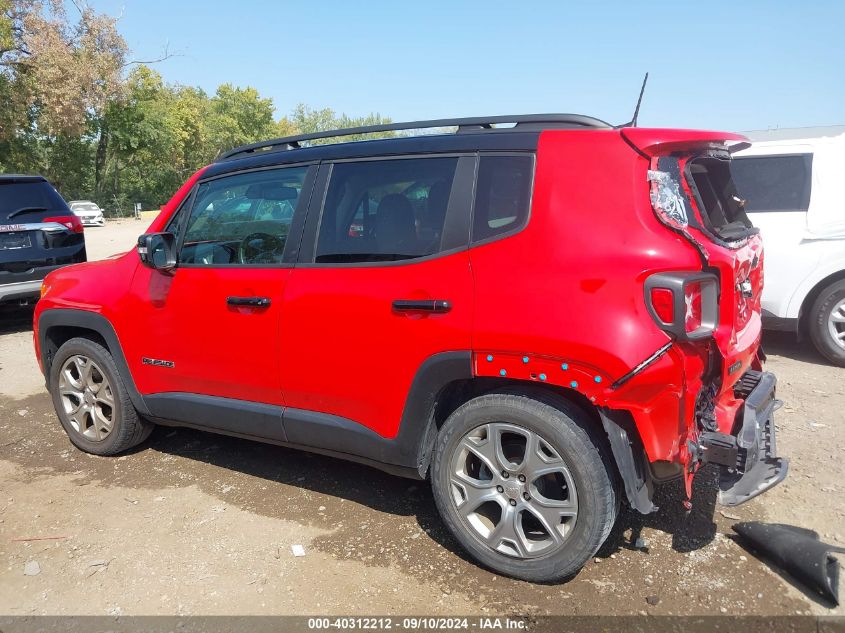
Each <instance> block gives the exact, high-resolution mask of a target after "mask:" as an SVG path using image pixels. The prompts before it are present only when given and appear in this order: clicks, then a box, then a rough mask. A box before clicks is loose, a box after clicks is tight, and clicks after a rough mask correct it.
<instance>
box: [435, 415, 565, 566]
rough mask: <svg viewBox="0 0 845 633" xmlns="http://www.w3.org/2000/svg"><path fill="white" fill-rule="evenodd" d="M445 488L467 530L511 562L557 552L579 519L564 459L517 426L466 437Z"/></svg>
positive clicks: (498, 425)
mask: <svg viewBox="0 0 845 633" xmlns="http://www.w3.org/2000/svg"><path fill="white" fill-rule="evenodd" d="M449 485H450V498H451V500H452V503H453V504H454V507H455V508H456V510H457V511H458V514H459V515H460V517H461V520H462V521H463V523H464V524H465V526H466V527H467V528H469V530H470V532H471V533H472V534H473V535H474V536H475V537H476V538H477V539H478V540H480V541H481V542H482V543H484V544H485V545H486V546H488V547H490V548H491V549H493V550H495V551H497V552H500V553H502V554H506V555H508V556H513V557H515V558H536V557H538V556H544V555H547V554H550V553H552V552H554V551H556V550H558V549H559V548H560V547H562V546H563V544H564V542H565V540H566V538H567V537H568V536H569V534H570V533H571V532H572V529H573V527H574V525H575V521H576V518H577V516H578V496H577V491H576V489H575V483H574V481H573V479H572V475H571V473H570V472H569V469H568V468H567V466H566V464H565V462H564V460H563V458H562V457H561V456H560V454H559V453H558V452H557V451H556V450H555V449H554V447H553V446H552V445H551V444H550V443H549V442H548V441H547V440H546V439H544V438H543V437H541V436H540V435H539V434H537V433H535V432H533V431H529V430H528V429H526V428H524V427H521V426H517V425H515V424H509V423H505V422H491V423H488V424H483V425H481V426H478V427H476V428H475V429H473V430H472V431H470V432H469V433H467V434H466V435H464V436H463V438H461V441H460V443H459V444H458V447H457V449H456V450H455V454H454V457H453V459H452V463H451V468H450V482H449Z"/></svg>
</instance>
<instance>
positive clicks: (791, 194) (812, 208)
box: [731, 126, 845, 366]
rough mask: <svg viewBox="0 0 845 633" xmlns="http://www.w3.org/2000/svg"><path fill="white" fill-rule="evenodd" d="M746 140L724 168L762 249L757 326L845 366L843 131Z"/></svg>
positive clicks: (756, 135) (769, 134)
mask: <svg viewBox="0 0 845 633" xmlns="http://www.w3.org/2000/svg"><path fill="white" fill-rule="evenodd" d="M748 137H749V139H750V140H751V141H752V142H753V143H752V145H751V147H750V148H748V149H744V150H741V151H738V152H736V153H735V154H734V159H735V160H734V161H733V162H732V166H731V170H732V172H733V177H734V181H735V182H736V186H737V190H738V191H739V194H740V195H741V196H742V197H743V198H744V199H745V210H746V211H747V212H748V217H749V218H750V219H751V221H752V222H753V223H754V225H755V226H758V227H759V228H760V231H761V233H762V235H763V241H764V243H765V245H766V255H765V260H764V272H765V278H766V282H765V286H764V287H765V290H764V291H763V319H764V326H766V327H768V328H769V329H778V330H790V331H794V332H796V333H798V334H799V336H803V335H809V337H810V340H812V341H813V344H814V345H815V346H816V348H817V349H818V350H819V352H821V353H822V354H823V355H824V356H825V357H826V358H827V359H829V360H830V361H831V362H833V363H835V364H837V365H841V366H845V126H835V127H828V128H804V129H793V130H769V131H765V132H750V133H749V134H748Z"/></svg>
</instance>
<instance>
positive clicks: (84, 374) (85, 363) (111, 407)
mask: <svg viewBox="0 0 845 633" xmlns="http://www.w3.org/2000/svg"><path fill="white" fill-rule="evenodd" d="M50 395H51V396H52V398H53V406H54V407H55V409H56V415H58V417H59V421H60V422H61V423H62V427H64V429H65V432H66V433H67V435H68V438H70V441H71V442H72V443H73V444H74V445H75V446H76V447H77V448H80V449H82V450H83V451H85V452H86V453H92V454H94V455H117V454H118V453H122V452H123V451H126V450H128V449H130V448H132V447H133V446H136V445H137V444H140V443H141V442H143V441H144V440H145V439H147V437H149V435H150V433H151V432H152V430H153V427H154V425H153V424H151V423H149V422H147V421H145V420H142V419H141V418H140V417H138V413H137V412H136V411H135V407H134V406H133V405H132V401H131V400H130V398H129V392H128V391H127V390H126V386H125V385H124V384H123V380H122V379H121V378H120V374H119V372H118V371H117V367H116V366H115V364H114V360H113V359H112V356H111V354H110V353H109V351H108V350H107V349H106V348H104V347H103V346H102V345H100V344H99V343H95V342H94V341H92V340H90V339H87V338H72V339H70V340H69V341H67V342H66V343H65V344H64V345H62V346H61V347H60V348H59V350H58V351H57V352H56V356H55V357H54V358H53V363H52V365H51V366H50Z"/></svg>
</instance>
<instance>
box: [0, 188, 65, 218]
mask: <svg viewBox="0 0 845 633" xmlns="http://www.w3.org/2000/svg"><path fill="white" fill-rule="evenodd" d="M24 209H26V211H23V212H22V213H16V212H17V211H21V210H24ZM44 211H67V205H66V204H65V201H64V200H63V199H62V197H61V196H60V195H59V193H58V192H57V191H56V190H55V189H53V187H52V186H50V184H49V183H47V182H45V181H43V180H35V181H29V182H21V181H15V180H12V181H5V182H4V181H3V180H2V179H0V222H7V221H12V222H25V221H28V220H31V219H34V218H33V216H38V215H39V214H43V212H44ZM10 216H11V217H10Z"/></svg>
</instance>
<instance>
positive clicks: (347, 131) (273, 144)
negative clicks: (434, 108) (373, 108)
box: [217, 114, 612, 161]
mask: <svg viewBox="0 0 845 633" xmlns="http://www.w3.org/2000/svg"><path fill="white" fill-rule="evenodd" d="M502 123H513V124H515V125H514V128H517V127H519V126H520V125H522V126H526V125H527V124H528V125H530V124H533V126H534V127H542V126H543V125H548V126H549V127H552V126H553V127H563V126H565V127H569V128H575V129H578V128H610V127H612V126H611V125H610V124H609V123H607V122H605V121H602V120H601V119H596V118H594V117H590V116H584V115H582V114H515V115H500V116H488V117H468V118H462V119H432V120H429V121H408V122H406V123H384V124H380V125H364V126H362V127H350V128H344V129H340V130H326V131H323V132H313V133H311V134H297V135H295V136H285V137H282V138H274V139H271V140H269V141H260V142H258V143H250V144H249V145H241V146H240V147H236V148H234V149H231V150H229V151H228V152H223V153H221V154H220V155H219V156H218V157H217V160H218V161H223V160H227V159H230V158H235V157H237V156H241V155H249V154H253V153H255V152H259V151H273V150H280V149H298V148H299V147H301V146H300V143H301V142H303V141H313V140H317V139H322V138H335V137H341V136H353V135H356V134H373V133H376V132H395V131H398V130H423V129H430V128H438V127H457V128H458V132H459V133H460V132H470V131H485V130H493V129H495V128H493V126H494V125H497V124H502ZM505 129H512V128H505Z"/></svg>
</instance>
